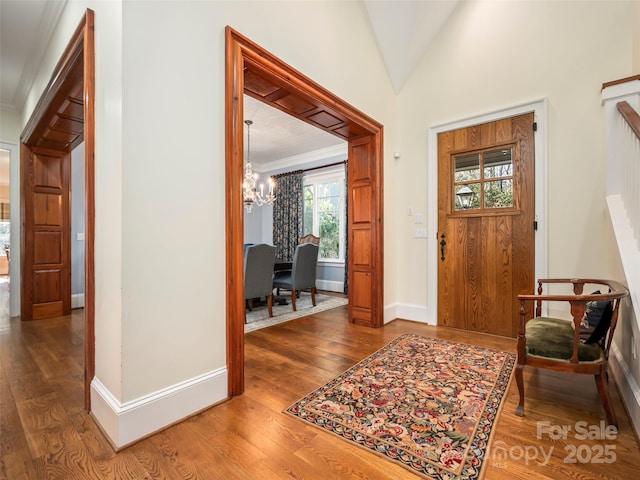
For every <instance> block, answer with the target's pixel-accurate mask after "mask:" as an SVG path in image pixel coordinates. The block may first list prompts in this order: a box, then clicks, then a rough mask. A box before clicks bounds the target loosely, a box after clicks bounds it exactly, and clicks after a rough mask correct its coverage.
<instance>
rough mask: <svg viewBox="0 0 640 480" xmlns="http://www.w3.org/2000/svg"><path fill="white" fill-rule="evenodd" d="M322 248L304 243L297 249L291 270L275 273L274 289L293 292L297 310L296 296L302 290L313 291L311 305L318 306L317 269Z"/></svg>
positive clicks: (294, 304)
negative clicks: (319, 251) (319, 252)
mask: <svg viewBox="0 0 640 480" xmlns="http://www.w3.org/2000/svg"><path fill="white" fill-rule="evenodd" d="M319 249H320V247H318V246H317V245H314V244H312V243H303V244H301V245H298V246H297V247H296V251H295V253H294V254H293V264H292V267H291V270H282V271H278V272H275V274H274V276H273V287H274V288H277V289H278V290H277V292H278V294H279V292H280V289H281V288H282V289H284V290H291V305H292V306H293V311H294V312H295V311H296V310H297V308H296V296H297V294H298V292H300V291H302V290H311V304H312V305H313V306H314V307H315V306H316V269H317V265H318V250H319Z"/></svg>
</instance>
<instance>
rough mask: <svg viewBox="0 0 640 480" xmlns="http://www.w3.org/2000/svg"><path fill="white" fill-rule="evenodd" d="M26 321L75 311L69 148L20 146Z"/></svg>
mask: <svg viewBox="0 0 640 480" xmlns="http://www.w3.org/2000/svg"><path fill="white" fill-rule="evenodd" d="M21 155H22V171H21V175H22V195H21V197H22V202H23V204H22V208H23V221H24V227H23V235H24V243H23V244H24V247H23V249H22V275H23V284H22V301H21V312H20V315H21V318H22V320H37V319H42V318H51V317H57V316H61V315H69V314H71V251H70V243H69V240H70V234H71V233H70V223H69V222H70V211H69V195H70V189H69V183H70V164H71V158H70V155H69V153H67V152H57V151H49V150H37V149H30V148H28V147H27V146H25V145H22V150H21Z"/></svg>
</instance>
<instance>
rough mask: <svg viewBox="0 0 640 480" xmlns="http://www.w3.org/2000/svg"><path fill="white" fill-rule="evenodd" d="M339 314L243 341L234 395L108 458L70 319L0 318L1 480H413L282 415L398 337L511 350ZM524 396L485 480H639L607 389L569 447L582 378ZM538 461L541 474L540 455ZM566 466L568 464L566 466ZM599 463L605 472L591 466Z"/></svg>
mask: <svg viewBox="0 0 640 480" xmlns="http://www.w3.org/2000/svg"><path fill="white" fill-rule="evenodd" d="M2 286H3V284H0V287H2ZM0 296H1V295H0ZM1 311H2V310H1V309H0V312H1ZM346 312H347V309H346V307H340V308H338V309H334V310H328V311H325V312H320V313H318V314H316V315H313V316H311V317H307V318H302V319H298V320H294V321H292V322H288V323H285V324H281V325H276V326H274V327H271V328H268V329H263V330H258V331H255V332H252V333H249V334H247V335H246V337H245V338H246V392H245V393H244V394H243V395H241V396H239V397H236V398H234V399H232V400H230V401H228V402H225V403H223V404H221V405H218V406H216V407H213V408H211V409H209V410H207V411H205V412H202V413H200V414H198V415H196V416H194V417H192V418H189V419H187V420H186V421H184V422H182V423H180V424H178V425H175V426H173V427H170V428H168V429H166V430H164V431H162V432H159V433H157V434H155V435H153V436H151V437H149V438H147V439H145V440H142V441H140V442H138V443H136V444H134V445H132V446H130V447H129V448H126V449H124V450H122V451H121V452H118V453H114V452H113V450H112V449H111V447H110V446H109V444H108V442H107V441H106V440H105V439H104V437H103V436H102V434H101V432H100V431H99V429H98V428H97V427H96V425H95V424H94V422H93V420H92V419H91V417H90V416H89V415H87V414H86V413H85V412H84V411H83V407H82V405H83V394H82V388H83V380H82V375H83V347H82V325H83V319H82V311H81V310H80V311H74V314H73V315H72V316H71V317H63V318H58V319H54V320H47V321H35V322H28V323H20V322H19V321H17V320H15V319H14V320H8V319H7V318H6V315H5V316H4V318H0V361H1V368H0V412H1V413H0V415H1V424H0V428H1V430H0V449H1V452H0V453H1V469H0V478H2V479H11V480H14V479H92V480H96V479H117V480H129V479H151V478H163V479H207V480H209V479H225V480H235V479H252V480H253V479H257V480H260V479H285V478H286V479H309V480H314V479H317V480H327V479H361V480H362V479H412V478H419V477H417V476H416V475H414V474H412V473H411V472H409V471H408V470H406V469H404V468H402V467H399V466H396V465H393V464H392V463H391V462H389V461H387V460H385V459H384V458H382V457H379V456H377V455H375V454H373V453H371V452H368V451H366V450H364V449H361V448H359V447H357V446H354V445H351V444H350V443H348V442H346V441H344V440H342V439H340V438H338V437H336V436H334V435H332V434H330V433H327V432H325V431H322V430H320V429H318V428H315V427H313V426H311V425H307V424H306V423H304V422H303V421H301V420H299V419H296V418H293V417H291V416H288V415H285V414H284V413H282V411H283V410H284V409H285V408H286V407H288V406H289V405H291V404H292V403H293V402H295V401H296V400H298V399H299V398H300V397H302V396H304V395H305V394H307V393H309V392H311V391H312V390H314V389H316V388H317V387H319V386H321V385H322V384H324V383H325V382H327V381H329V380H330V379H331V378H333V377H335V376H336V375H338V374H340V373H342V372H343V371H344V370H346V369H347V368H349V367H350V366H352V365H353V364H354V363H356V362H357V361H359V360H362V359H363V358H365V357H366V356H368V355H369V354H371V353H373V352H374V351H376V350H377V349H379V348H381V347H382V346H384V345H385V344H386V343H388V342H389V341H391V340H392V339H394V338H395V337H396V336H398V335H400V334H403V333H416V334H421V335H425V336H431V337H436V338H442V339H447V340H452V341H460V342H466V343H472V344H477V345H482V346H486V347H491V348H499V349H504V350H509V351H513V352H515V340H513V339H507V338H502V337H495V336H489V335H482V334H480V335H478V334H471V333H467V332H463V331H459V330H454V329H446V328H437V327H429V326H425V325H422V324H418V323H415V322H408V321H403V320H397V321H394V322H392V323H390V324H388V325H387V326H385V327H384V328H381V329H370V328H367V327H361V326H356V325H351V324H349V323H348V322H347V320H346ZM525 386H526V389H527V399H526V403H525V416H524V417H522V418H521V417H517V416H516V415H515V414H514V410H515V408H516V405H517V397H518V394H517V388H516V385H515V381H513V382H512V384H511V386H510V388H509V391H508V394H507V396H506V399H505V402H504V406H503V409H502V412H501V414H500V416H499V420H498V421H497V424H496V426H495V428H494V437H493V446H494V448H495V449H496V450H498V449H499V447H502V450H500V451H499V452H497V451H496V450H494V453H490V454H489V457H488V459H487V460H485V461H486V462H487V467H488V468H487V471H486V474H485V476H484V478H485V479H502V478H505V479H533V478H535V479H553V480H558V479H573V480H575V479H620V480H622V479H630V478H636V477H637V472H638V465H639V461H638V458H639V453H640V451H639V449H638V444H637V442H636V439H635V437H634V435H633V433H632V430H631V427H630V423H629V419H628V417H627V415H626V413H625V411H624V409H623V407H622V404H621V403H620V398H619V395H618V393H617V391H616V389H615V387H613V389H612V390H613V392H612V393H613V402H614V407H615V409H616V412H617V414H618V418H619V421H620V432H619V434H617V435H615V438H613V439H602V440H589V439H586V440H582V439H579V438H576V431H575V430H576V426H578V428H579V427H580V425H581V424H578V425H576V424H577V422H585V425H586V426H598V425H599V422H600V420H601V419H603V418H604V413H603V411H602V408H601V407H600V404H599V400H598V395H597V392H596V387H595V382H594V381H593V379H592V378H588V377H584V378H575V376H571V377H568V376H566V375H561V374H555V373H552V372H546V371H536V370H535V369H533V368H527V369H526V370H525ZM538 422H548V423H544V424H543V423H540V424H538ZM545 426H546V428H545ZM563 426H567V427H570V428H571V431H570V432H569V433H568V435H567V438H565V439H562V438H558V439H555V440H553V439H551V438H550V435H549V430H551V433H552V434H553V433H556V431H557V430H554V427H563ZM594 428H595V427H594ZM538 430H541V434H540V435H538ZM537 436H538V437H540V438H536V437H537ZM549 452H551V455H550V456H549V458H548V460H547V461H545V460H544V459H543V457H542V455H543V453H544V455H548V454H549ZM498 453H506V455H503V456H504V458H503V457H501V456H500V455H498ZM572 453H574V454H575V455H573V456H572V455H571V454H572ZM525 455H526V456H525ZM534 455H537V456H536V457H535V458H534ZM572 459H577V460H578V463H568V462H569V461H571V460H572ZM588 460H590V461H588ZM603 460H611V461H610V462H609V463H597V462H602V461H603ZM581 461H582V462H584V463H580V462H581Z"/></svg>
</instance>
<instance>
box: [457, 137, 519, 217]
mask: <svg viewBox="0 0 640 480" xmlns="http://www.w3.org/2000/svg"><path fill="white" fill-rule="evenodd" d="M512 152H513V147H504V148H499V149H494V150H487V151H483V152H477V153H464V154H462V155H457V156H455V157H454V170H455V174H454V182H453V191H454V195H453V203H454V205H453V207H454V211H462V210H480V209H496V208H512V207H513V206H514V205H513V159H512Z"/></svg>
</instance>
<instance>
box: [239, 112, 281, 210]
mask: <svg viewBox="0 0 640 480" xmlns="http://www.w3.org/2000/svg"><path fill="white" fill-rule="evenodd" d="M244 123H246V125H247V162H246V164H245V166H244V182H243V184H242V187H243V188H242V190H243V200H244V206H245V208H246V209H247V212H248V213H250V212H251V207H253V206H254V205H257V206H258V207H261V206H262V205H271V204H272V203H273V201H274V200H275V199H276V195H275V192H274V189H275V184H274V183H273V179H272V178H271V177H269V192H268V193H267V194H266V195H265V193H264V184H263V183H261V184H260V185H259V188H260V191H258V186H256V182H257V181H258V174H257V173H253V167H251V124H253V121H251V120H245V121H244Z"/></svg>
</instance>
